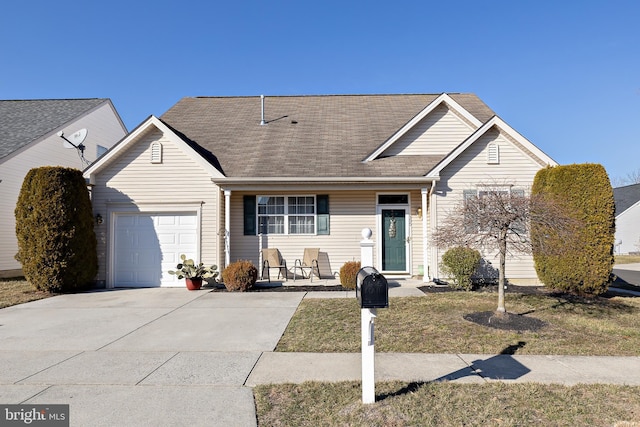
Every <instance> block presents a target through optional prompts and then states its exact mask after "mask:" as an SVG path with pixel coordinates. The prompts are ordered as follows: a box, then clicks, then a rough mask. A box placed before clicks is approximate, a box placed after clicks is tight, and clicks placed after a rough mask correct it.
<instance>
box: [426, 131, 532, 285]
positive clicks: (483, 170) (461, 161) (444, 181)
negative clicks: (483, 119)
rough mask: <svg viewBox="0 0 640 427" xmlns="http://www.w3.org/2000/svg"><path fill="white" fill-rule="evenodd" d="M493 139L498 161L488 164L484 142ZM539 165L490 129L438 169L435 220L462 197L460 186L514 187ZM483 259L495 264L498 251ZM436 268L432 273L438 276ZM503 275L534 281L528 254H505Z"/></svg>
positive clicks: (524, 184) (437, 254)
mask: <svg viewBox="0 0 640 427" xmlns="http://www.w3.org/2000/svg"><path fill="white" fill-rule="evenodd" d="M489 143H496V144H498V146H499V147H500V148H499V149H500V163H499V164H487V145H488V144H489ZM541 167H542V166H541V165H540V164H538V163H537V162H536V161H534V160H533V159H532V158H531V157H529V156H528V155H527V154H526V153H524V152H523V151H522V150H521V149H520V148H519V146H517V145H516V144H514V143H513V142H512V141H511V140H510V139H509V138H507V137H505V136H504V135H502V134H501V133H500V132H499V131H498V130H496V129H495V128H494V129H491V130H489V131H488V132H487V133H486V134H485V135H484V136H482V137H481V138H480V139H479V140H478V141H476V142H475V143H474V144H473V145H471V146H470V147H469V148H468V149H467V150H466V151H465V152H464V153H462V154H461V155H460V156H459V157H458V158H457V159H456V160H454V161H453V162H452V163H451V164H450V165H448V166H447V167H446V168H445V169H444V170H443V171H442V173H441V179H440V182H438V184H437V186H436V189H437V190H438V191H437V193H436V194H437V195H436V198H437V200H436V206H437V207H436V209H437V211H436V214H437V221H442V220H443V219H444V218H445V217H446V215H447V213H448V212H450V211H451V210H453V209H455V207H456V206H457V204H459V203H460V202H461V200H462V194H463V190H465V189H476V188H477V186H478V185H479V184H511V185H513V188H523V189H525V191H527V192H528V190H529V189H530V187H531V184H532V183H533V178H534V177H535V174H536V173H537V172H538V170H539V169H540V168H541ZM443 252H444V250H438V249H436V250H434V251H433V253H432V254H433V257H432V258H431V262H430V263H431V265H432V267H431V268H432V269H433V268H437V265H438V264H439V262H440V259H441V256H442V253H443ZM483 256H484V257H485V259H486V260H487V261H489V262H491V263H492V265H493V266H494V267H495V268H496V269H497V268H498V257H497V254H489V253H485V254H483ZM438 274H439V271H438V273H437V274H436V275H434V277H438ZM506 275H507V278H509V279H529V280H535V281H537V275H536V272H535V269H534V266H533V259H532V257H531V256H530V255H523V254H516V255H509V256H508V257H507V264H506Z"/></svg>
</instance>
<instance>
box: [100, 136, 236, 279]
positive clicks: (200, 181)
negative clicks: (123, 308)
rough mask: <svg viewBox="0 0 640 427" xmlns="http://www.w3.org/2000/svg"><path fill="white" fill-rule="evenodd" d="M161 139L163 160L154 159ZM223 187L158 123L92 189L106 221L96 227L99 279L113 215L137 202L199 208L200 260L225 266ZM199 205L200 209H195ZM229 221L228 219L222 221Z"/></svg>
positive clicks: (148, 207)
mask: <svg viewBox="0 0 640 427" xmlns="http://www.w3.org/2000/svg"><path fill="white" fill-rule="evenodd" d="M153 142H160V143H161V144H162V159H163V160H162V163H151V144H152V143H153ZM220 199H221V195H220V189H219V188H218V187H217V186H216V185H215V184H213V183H212V182H211V179H210V176H209V175H208V173H207V171H205V170H204V169H203V168H202V167H201V166H200V165H199V164H197V163H196V162H195V161H194V160H193V159H192V158H191V157H190V156H189V155H187V154H186V153H185V152H184V151H183V150H182V149H181V147H179V146H178V145H177V144H175V143H174V142H172V141H171V140H170V139H168V138H166V137H165V136H164V135H163V134H162V133H161V132H160V131H158V130H157V129H155V128H152V130H149V131H148V132H146V133H145V134H143V135H141V136H140V139H139V140H138V141H135V142H134V143H133V145H132V146H131V147H130V148H129V149H128V150H126V151H125V152H124V153H123V155H122V156H120V157H119V158H117V159H116V160H115V161H114V162H113V163H112V164H110V165H109V166H108V168H106V169H104V170H102V171H101V172H100V173H99V174H98V175H97V176H96V182H95V186H94V188H93V208H94V213H95V214H97V213H100V214H101V215H102V216H103V217H104V218H105V222H104V224H103V225H101V226H99V227H98V228H97V229H96V232H97V233H96V234H97V237H98V242H99V243H98V261H99V265H100V271H99V279H100V280H108V278H107V267H108V266H109V259H108V257H109V256H110V255H109V251H108V247H109V246H108V239H110V238H111V235H110V232H111V230H110V227H111V225H112V222H111V219H112V216H113V215H114V214H115V213H117V212H123V211H127V210H128V209H131V208H134V207H136V206H137V209H140V210H141V211H145V212H156V211H171V212H184V211H190V210H200V212H201V224H200V233H201V236H200V237H201V244H200V259H201V260H202V261H203V262H204V263H207V264H208V263H215V264H218V265H222V264H223V261H224V253H220V250H219V249H220V245H221V243H220V237H219V236H220V234H219V232H220V227H221V225H220V222H219V211H218V205H219V204H220ZM196 206H199V208H197V209H196V208H194V207H196ZM222 226H224V224H222Z"/></svg>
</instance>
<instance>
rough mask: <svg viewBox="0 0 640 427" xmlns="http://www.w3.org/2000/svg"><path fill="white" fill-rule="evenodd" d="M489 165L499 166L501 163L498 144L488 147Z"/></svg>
mask: <svg viewBox="0 0 640 427" xmlns="http://www.w3.org/2000/svg"><path fill="white" fill-rule="evenodd" d="M487 163H488V164H490V165H497V164H499V163H500V147H499V146H498V144H496V143H493V142H492V143H491V144H489V145H488V146H487Z"/></svg>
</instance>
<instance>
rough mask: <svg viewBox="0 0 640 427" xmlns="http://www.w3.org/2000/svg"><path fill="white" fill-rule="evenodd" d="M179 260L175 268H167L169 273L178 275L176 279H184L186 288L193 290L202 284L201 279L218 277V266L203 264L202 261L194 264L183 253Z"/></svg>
mask: <svg viewBox="0 0 640 427" xmlns="http://www.w3.org/2000/svg"><path fill="white" fill-rule="evenodd" d="M180 259H181V260H182V262H180V263H179V264H178V265H177V266H176V270H175V271H174V270H169V274H174V275H176V276H178V279H182V278H184V279H185V282H186V284H187V289H189V290H190V291H194V290H197V289H200V287H201V286H202V279H215V278H216V277H218V267H217V266H216V265H212V266H210V267H207V266H205V265H204V264H203V263H199V264H196V263H195V262H194V261H193V260H192V259H187V256H186V255H185V254H182V255H180Z"/></svg>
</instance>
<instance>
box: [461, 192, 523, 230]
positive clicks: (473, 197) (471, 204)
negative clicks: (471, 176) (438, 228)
mask: <svg viewBox="0 0 640 427" xmlns="http://www.w3.org/2000/svg"><path fill="white" fill-rule="evenodd" d="M524 196H525V193H524V190H523V189H521V188H513V187H512V186H510V185H506V186H499V187H494V186H478V188H476V189H475V190H464V192H463V198H464V202H465V222H466V226H465V229H466V230H467V232H469V233H474V232H484V231H487V229H488V227H487V224H480V222H482V221H479V219H480V218H484V217H485V214H484V211H485V207H486V206H485V203H486V202H484V201H483V199H485V198H487V197H493V198H496V197H497V198H500V199H502V200H504V203H505V206H508V205H509V204H510V203H509V200H510V199H511V198H512V197H520V198H521V197H524ZM470 208H473V212H471V211H467V209H470ZM492 208H495V206H492ZM511 228H512V229H513V230H521V229H524V226H523V225H522V224H519V223H515V224H514V225H512V227H511Z"/></svg>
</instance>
